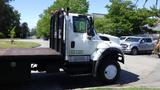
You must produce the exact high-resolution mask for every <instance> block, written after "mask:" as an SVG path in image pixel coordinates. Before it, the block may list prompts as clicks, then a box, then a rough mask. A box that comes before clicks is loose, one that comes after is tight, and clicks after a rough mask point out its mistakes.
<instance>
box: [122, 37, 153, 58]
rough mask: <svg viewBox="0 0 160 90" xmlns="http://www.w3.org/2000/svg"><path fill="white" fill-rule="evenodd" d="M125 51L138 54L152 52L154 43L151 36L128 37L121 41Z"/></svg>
mask: <svg viewBox="0 0 160 90" xmlns="http://www.w3.org/2000/svg"><path fill="white" fill-rule="evenodd" d="M121 46H122V50H123V52H124V53H129V54H132V55H137V54H138V53H139V52H152V50H153V49H154V43H153V40H152V38H150V37H136V36H132V37H128V38H127V39H126V40H125V41H124V42H122V43H121Z"/></svg>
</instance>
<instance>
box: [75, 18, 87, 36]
mask: <svg viewBox="0 0 160 90" xmlns="http://www.w3.org/2000/svg"><path fill="white" fill-rule="evenodd" d="M73 28H74V32H77V33H85V32H86V30H87V20H86V19H85V17H73Z"/></svg>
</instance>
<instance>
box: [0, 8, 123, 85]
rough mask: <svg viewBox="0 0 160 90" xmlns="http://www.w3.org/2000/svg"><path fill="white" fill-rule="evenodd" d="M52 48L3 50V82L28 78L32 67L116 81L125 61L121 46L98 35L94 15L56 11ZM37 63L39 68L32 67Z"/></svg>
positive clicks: (0, 62) (0, 75) (0, 52)
mask: <svg viewBox="0 0 160 90" xmlns="http://www.w3.org/2000/svg"><path fill="white" fill-rule="evenodd" d="M50 26H51V27H50V48H32V49H13V48H8V49H0V71H1V73H0V82H1V83H7V82H18V81H23V80H27V79H28V78H30V76H31V70H38V71H46V72H47V73H55V72H60V70H59V69H60V68H61V69H63V70H64V72H66V73H68V74H70V75H77V74H78V75H80V74H90V75H92V76H94V77H98V78H99V79H100V80H101V81H102V82H114V81H116V80H117V79H118V78H119V76H120V70H121V69H120V65H119V62H121V63H124V55H123V52H122V51H121V47H119V46H118V45H116V44H115V43H112V42H110V41H103V40H101V39H100V38H99V36H98V35H97V34H96V32H95V29H94V26H93V20H92V17H91V16H89V15H80V14H73V13H68V11H67V12H65V11H64V10H57V11H56V12H54V13H53V14H52V16H51V23H50ZM31 64H37V67H31Z"/></svg>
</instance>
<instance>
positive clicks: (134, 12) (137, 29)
mask: <svg viewBox="0 0 160 90" xmlns="http://www.w3.org/2000/svg"><path fill="white" fill-rule="evenodd" d="M110 1H111V4H110V5H106V8H107V9H108V14H106V16H105V17H104V18H102V19H101V20H99V19H97V20H95V27H96V29H97V30H98V32H102V33H108V34H112V35H117V36H121V35H134V34H139V33H144V30H143V26H144V25H146V24H148V25H153V24H154V23H155V22H156V20H155V19H153V18H150V17H152V16H153V13H152V12H151V10H148V9H146V8H141V9H137V7H136V6H135V5H133V3H132V2H131V1H123V2H122V1H120V0H110Z"/></svg>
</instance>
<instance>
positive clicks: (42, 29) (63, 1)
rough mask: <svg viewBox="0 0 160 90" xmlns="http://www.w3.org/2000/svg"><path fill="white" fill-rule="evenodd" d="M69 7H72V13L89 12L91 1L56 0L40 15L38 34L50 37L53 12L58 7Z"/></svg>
mask: <svg viewBox="0 0 160 90" xmlns="http://www.w3.org/2000/svg"><path fill="white" fill-rule="evenodd" d="M67 7H69V8H70V12H71V13H80V14H85V13H87V12H88V7H89V3H88V1H87V0H56V1H55V2H54V3H53V5H51V6H50V7H48V9H46V10H44V12H43V14H41V15H40V20H39V21H38V23H37V31H36V32H37V34H36V36H37V37H49V30H50V16H51V13H52V12H54V11H55V10H57V9H60V8H64V9H66V8H67Z"/></svg>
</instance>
